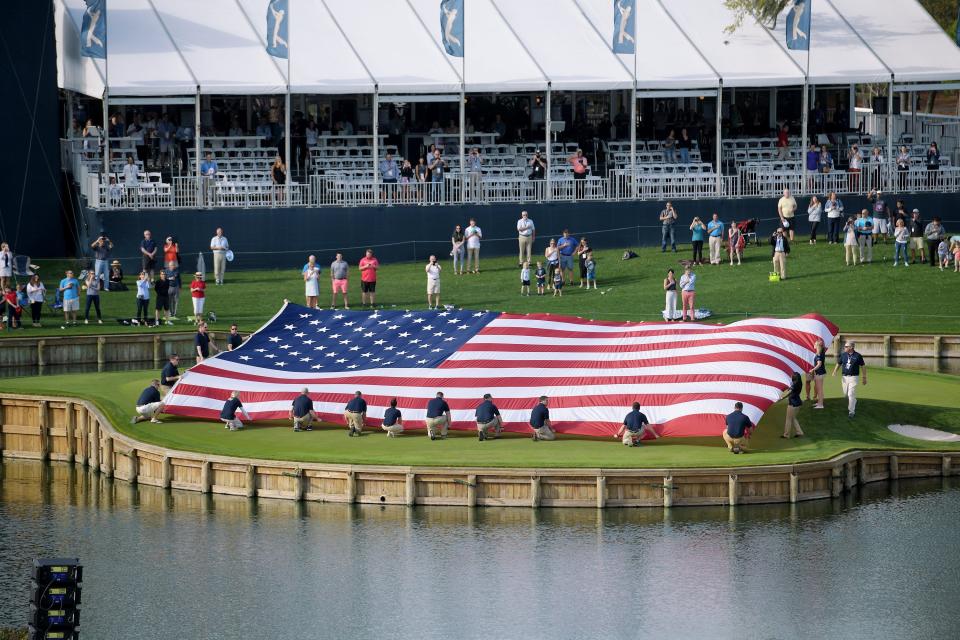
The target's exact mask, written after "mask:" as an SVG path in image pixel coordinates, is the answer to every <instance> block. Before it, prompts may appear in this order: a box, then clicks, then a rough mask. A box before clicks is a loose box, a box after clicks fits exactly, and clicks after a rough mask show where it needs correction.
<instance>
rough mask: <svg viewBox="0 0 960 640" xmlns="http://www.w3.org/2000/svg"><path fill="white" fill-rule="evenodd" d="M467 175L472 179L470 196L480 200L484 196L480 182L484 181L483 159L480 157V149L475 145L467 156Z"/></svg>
mask: <svg viewBox="0 0 960 640" xmlns="http://www.w3.org/2000/svg"><path fill="white" fill-rule="evenodd" d="M467 175H468V177H469V179H470V188H469V191H468V193H469V194H470V195H469V196H468V197H470V198H472V199H473V200H476V201H478V202H479V201H480V199H481V198H482V197H483V192H482V191H481V189H480V184H481V182H482V181H483V161H482V160H481V159H480V149H478V148H476V147H474V148H473V149H471V150H470V155H469V156H467Z"/></svg>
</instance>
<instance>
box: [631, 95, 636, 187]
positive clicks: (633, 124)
mask: <svg viewBox="0 0 960 640" xmlns="http://www.w3.org/2000/svg"><path fill="white" fill-rule="evenodd" d="M630 198H631V199H633V200H636V199H637V83H636V78H634V83H633V88H632V89H631V90H630Z"/></svg>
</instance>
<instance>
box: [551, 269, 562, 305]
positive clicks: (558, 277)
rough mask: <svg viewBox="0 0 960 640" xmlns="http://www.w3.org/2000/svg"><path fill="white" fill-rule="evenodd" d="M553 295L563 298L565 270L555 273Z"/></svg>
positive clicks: (558, 270) (555, 271)
mask: <svg viewBox="0 0 960 640" xmlns="http://www.w3.org/2000/svg"><path fill="white" fill-rule="evenodd" d="M553 295H554V297H556V296H560V297H561V298H562V297H563V269H556V270H554V272H553Z"/></svg>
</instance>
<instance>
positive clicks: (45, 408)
mask: <svg viewBox="0 0 960 640" xmlns="http://www.w3.org/2000/svg"><path fill="white" fill-rule="evenodd" d="M39 411H40V413H39V424H38V425H37V426H38V427H39V428H40V459H41V460H49V459H50V425H49V422H48V421H49V420H50V406H49V403H48V402H47V401H46V400H41V401H40V407H39Z"/></svg>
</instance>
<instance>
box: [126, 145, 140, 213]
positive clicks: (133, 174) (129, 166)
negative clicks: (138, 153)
mask: <svg viewBox="0 0 960 640" xmlns="http://www.w3.org/2000/svg"><path fill="white" fill-rule="evenodd" d="M139 189H140V169H139V168H138V167H137V163H136V162H134V160H133V156H131V155H127V163H126V164H125V165H123V190H124V191H125V192H126V193H127V194H128V198H127V204H129V205H136V204H137V202H138V200H137V195H138V193H139Z"/></svg>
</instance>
